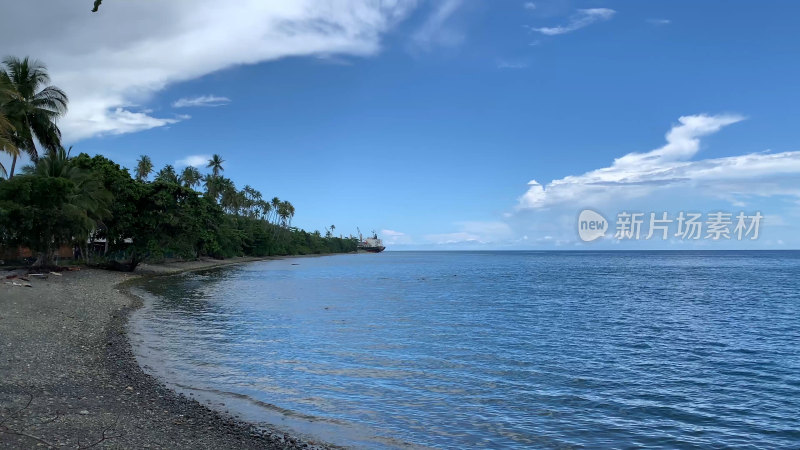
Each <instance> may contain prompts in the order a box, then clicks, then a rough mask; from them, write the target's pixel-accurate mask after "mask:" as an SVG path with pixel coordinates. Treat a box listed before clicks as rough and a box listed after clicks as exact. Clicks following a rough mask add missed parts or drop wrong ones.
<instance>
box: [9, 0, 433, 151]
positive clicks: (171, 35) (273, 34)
mask: <svg viewBox="0 0 800 450" xmlns="http://www.w3.org/2000/svg"><path fill="white" fill-rule="evenodd" d="M417 4H418V1H417V0H391V1H375V0H292V1H276V2H266V1H264V0H239V1H235V2H221V1H218V0H170V1H168V2H160V3H159V5H158V7H157V8H156V9H154V6H153V4H152V2H141V1H128V2H124V1H123V2H114V4H111V3H109V5H108V6H109V7H108V8H106V7H105V6H104V7H103V8H102V9H101V10H100V12H99V13H96V14H89V13H88V12H87V11H86V10H85V9H84V8H76V7H75V5H74V2H63V1H51V2H47V14H42V8H41V5H39V4H37V3H36V2H29V1H20V2H4V4H3V13H2V14H0V42H2V43H3V52H4V54H10V55H35V56H36V57H37V58H39V59H41V60H43V61H46V62H47V63H48V67H49V69H50V74H51V76H52V81H53V84H55V85H56V86H59V87H61V88H62V89H64V90H65V91H67V93H69V95H70V98H71V101H70V109H69V113H68V114H67V115H66V116H65V117H64V118H63V119H62V120H61V121H60V122H59V125H60V128H61V131H62V132H63V133H64V140H65V142H66V143H70V142H74V141H76V140H79V139H83V138H88V137H92V136H98V135H103V134H121V133H130V132H134V131H140V130H145V129H148V128H155V127H162V126H165V125H169V124H171V123H175V122H176V120H177V119H174V118H172V117H167V118H163V117H155V116H154V115H153V114H147V113H144V112H141V111H139V110H136V109H135V107H136V105H142V104H146V103H147V102H148V101H149V100H150V98H152V96H153V95H155V94H156V93H158V92H160V91H162V90H163V89H164V88H165V87H167V86H169V85H171V84H175V83H179V82H182V81H186V80H192V79H195V78H198V77H201V76H204V75H207V74H209V73H212V72H215V71H218V70H221V69H225V68H228V67H232V66H235V65H238V64H255V63H259V62H264V61H272V60H277V59H280V58H285V57H291V56H315V55H323V54H324V55H345V56H360V57H364V56H370V55H374V54H376V53H377V52H378V51H379V50H380V48H381V39H382V37H383V36H384V35H385V33H386V32H387V31H388V30H390V29H391V28H393V27H394V25H395V24H397V23H398V22H399V21H401V20H403V19H404V18H405V17H407V16H408V14H409V13H410V11H411V10H413V9H414V8H415V7H416V6H417ZM33 22H35V23H37V34H36V39H30V36H29V33H28V31H29V28H30V26H29V24H30V23H33ZM97 36H103V42H102V45H93V44H92V43H96V42H97ZM87 43H88V44H87ZM176 55H180V57H176ZM137 111H138V112H137Z"/></svg>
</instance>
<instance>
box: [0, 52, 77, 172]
mask: <svg viewBox="0 0 800 450" xmlns="http://www.w3.org/2000/svg"><path fill="white" fill-rule="evenodd" d="M0 78H1V79H2V80H3V81H2V83H3V84H6V85H8V86H10V87H11V89H12V90H13V93H14V95H13V96H12V98H11V99H10V101H8V102H7V104H6V114H7V117H8V119H9V120H10V121H11V123H12V124H13V125H14V128H15V133H14V143H15V144H16V146H17V148H19V149H21V150H24V151H25V153H27V154H28V156H30V158H31V160H33V161H34V162H35V161H36V160H37V159H39V152H38V151H37V150H36V144H35V143H34V138H35V139H36V140H37V141H39V143H40V144H41V145H42V146H43V147H44V148H45V149H46V150H47V152H48V154H55V153H56V152H57V151H58V149H59V147H60V146H61V130H59V129H58V126H56V121H57V120H58V118H59V117H61V116H62V115H64V113H66V112H67V102H68V99H67V94H65V93H64V91H62V90H61V89H59V88H57V87H55V86H47V84H48V83H50V76H49V75H48V74H47V68H46V67H45V66H44V64H42V63H40V62H38V61H35V60H34V61H31V60H29V59H28V58H24V59H19V58H16V57H13V56H9V57H7V58H6V59H4V60H3V69H2V70H0ZM16 165H17V157H16V156H13V159H12V162H11V173H10V174H9V176H11V177H13V176H14V168H15V167H16Z"/></svg>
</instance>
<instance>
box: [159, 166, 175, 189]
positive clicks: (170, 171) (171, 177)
mask: <svg viewBox="0 0 800 450" xmlns="http://www.w3.org/2000/svg"><path fill="white" fill-rule="evenodd" d="M156 181H161V182H163V183H172V184H178V174H176V173H175V168H174V167H172V165H170V164H167V165H166V166H164V168H163V169H161V170H159V171H158V173H157V174H156Z"/></svg>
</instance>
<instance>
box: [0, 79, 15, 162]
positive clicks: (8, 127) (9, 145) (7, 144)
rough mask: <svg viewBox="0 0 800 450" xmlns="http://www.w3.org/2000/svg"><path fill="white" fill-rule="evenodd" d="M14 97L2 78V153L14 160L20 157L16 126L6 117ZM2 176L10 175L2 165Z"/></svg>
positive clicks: (0, 115)
mask: <svg viewBox="0 0 800 450" xmlns="http://www.w3.org/2000/svg"><path fill="white" fill-rule="evenodd" d="M13 97H14V91H13V89H11V86H10V85H9V84H8V83H7V82H6V81H5V80H4V77H0V152H5V153H8V154H10V155H11V157H12V158H14V157H18V156H19V148H17V146H16V145H15V144H14V125H12V124H11V121H10V120H8V117H7V116H6V114H7V111H6V109H7V108H8V103H9V102H10V101H11V99H12V98H13ZM0 174H2V175H3V176H6V175H8V172H6V168H5V167H3V164H2V163H0Z"/></svg>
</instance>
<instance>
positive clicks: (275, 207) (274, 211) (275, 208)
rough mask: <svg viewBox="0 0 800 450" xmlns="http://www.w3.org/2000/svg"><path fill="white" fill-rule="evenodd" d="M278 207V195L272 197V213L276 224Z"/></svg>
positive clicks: (279, 201) (279, 203)
mask: <svg viewBox="0 0 800 450" xmlns="http://www.w3.org/2000/svg"><path fill="white" fill-rule="evenodd" d="M280 208H281V199H279V198H278V197H272V214H273V217H274V222H275V223H276V224H277V222H278V217H279V216H280Z"/></svg>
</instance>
